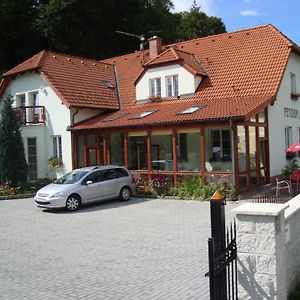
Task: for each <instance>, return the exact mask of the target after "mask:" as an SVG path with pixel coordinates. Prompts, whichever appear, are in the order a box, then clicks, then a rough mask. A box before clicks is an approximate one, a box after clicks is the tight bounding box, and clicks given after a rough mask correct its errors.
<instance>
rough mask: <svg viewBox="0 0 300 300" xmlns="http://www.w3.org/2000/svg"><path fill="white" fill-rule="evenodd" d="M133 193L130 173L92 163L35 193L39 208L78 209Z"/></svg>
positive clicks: (132, 178)
mask: <svg viewBox="0 0 300 300" xmlns="http://www.w3.org/2000/svg"><path fill="white" fill-rule="evenodd" d="M134 192H135V182H134V177H133V176H132V174H131V173H130V172H129V171H128V170H127V169H126V168H125V167H121V166H113V165H111V166H94V167H86V168H81V169H77V170H73V171H71V172H70V173H68V174H66V175H64V176H62V177H61V178H59V179H57V180H56V181H54V183H51V184H49V185H47V186H45V187H43V188H41V189H40V190H38V192H37V193H36V196H35V197H34V200H35V202H36V203H37V205H38V206H39V207H44V208H62V207H65V208H66V209H67V210H69V211H75V210H77V209H78V208H79V207H80V206H81V205H84V204H88V203H92V202H95V201H101V200H107V199H114V198H119V199H120V200H122V201H127V200H129V199H130V197H131V195H132V194H133V193H134Z"/></svg>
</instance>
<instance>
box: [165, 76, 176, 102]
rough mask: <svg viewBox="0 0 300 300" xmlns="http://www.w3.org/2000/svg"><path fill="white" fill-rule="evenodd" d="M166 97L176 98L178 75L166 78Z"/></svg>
mask: <svg viewBox="0 0 300 300" xmlns="http://www.w3.org/2000/svg"><path fill="white" fill-rule="evenodd" d="M166 91H167V97H177V96H178V75H172V76H166Z"/></svg>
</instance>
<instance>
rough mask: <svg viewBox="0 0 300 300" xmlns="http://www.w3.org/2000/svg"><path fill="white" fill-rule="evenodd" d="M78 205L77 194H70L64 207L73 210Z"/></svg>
mask: <svg viewBox="0 0 300 300" xmlns="http://www.w3.org/2000/svg"><path fill="white" fill-rule="evenodd" d="M79 206H80V198H79V197H78V196H77V195H71V196H69V198H68V199H67V201H66V209H67V210H68V211H75V210H77V209H78V208H79Z"/></svg>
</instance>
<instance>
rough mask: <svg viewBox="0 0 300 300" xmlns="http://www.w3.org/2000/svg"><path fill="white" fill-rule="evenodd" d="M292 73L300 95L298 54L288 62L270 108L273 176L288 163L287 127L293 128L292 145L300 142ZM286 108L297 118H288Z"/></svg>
mask: <svg viewBox="0 0 300 300" xmlns="http://www.w3.org/2000/svg"><path fill="white" fill-rule="evenodd" d="M290 72H292V73H294V74H295V75H296V80H297V93H300V57H299V56H298V55H296V54H292V55H291V57H290V59H289V61H288V64H287V67H286V70H285V72H284V76H283V79H282V83H281V86H280V89H279V91H278V95H277V100H276V101H275V104H274V105H273V106H269V108H268V112H269V136H270V175H271V176H275V175H279V174H281V170H282V169H283V168H284V166H285V165H286V164H287V162H288V161H287V160H286V159H285V149H286V147H285V135H284V128H285V127H286V126H291V127H292V143H296V142H298V141H299V139H298V128H300V98H298V100H297V101H295V100H292V99H291V80H290ZM284 108H288V109H294V110H296V111H295V113H296V114H297V117H296V118H292V117H290V116H288V115H289V114H287V113H286V114H285V113H284Z"/></svg>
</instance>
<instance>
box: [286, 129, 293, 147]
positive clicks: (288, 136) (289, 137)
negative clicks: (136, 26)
mask: <svg viewBox="0 0 300 300" xmlns="http://www.w3.org/2000/svg"><path fill="white" fill-rule="evenodd" d="M284 137H285V148H286V149H287V148H288V147H289V146H290V145H291V144H292V127H290V126H286V127H285V128H284Z"/></svg>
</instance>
